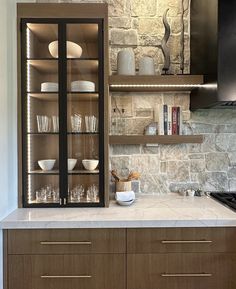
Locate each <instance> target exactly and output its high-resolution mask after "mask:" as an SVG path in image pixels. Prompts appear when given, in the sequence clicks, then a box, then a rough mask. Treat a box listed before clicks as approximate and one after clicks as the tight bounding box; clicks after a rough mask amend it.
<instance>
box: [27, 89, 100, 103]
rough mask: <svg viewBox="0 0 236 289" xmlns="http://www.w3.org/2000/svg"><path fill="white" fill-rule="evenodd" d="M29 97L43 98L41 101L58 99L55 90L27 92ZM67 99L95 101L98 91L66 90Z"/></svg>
mask: <svg viewBox="0 0 236 289" xmlns="http://www.w3.org/2000/svg"><path fill="white" fill-rule="evenodd" d="M28 94H29V95H30V96H31V97H33V98H36V99H39V100H43V101H58V93H57V92H29V93H28ZM67 97H68V100H70V101H97V100H98V97H99V94H98V92H73V91H71V92H68V93H67Z"/></svg>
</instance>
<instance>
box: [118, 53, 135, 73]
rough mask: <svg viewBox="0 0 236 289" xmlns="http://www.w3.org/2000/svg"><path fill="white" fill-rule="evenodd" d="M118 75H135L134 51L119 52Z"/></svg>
mask: <svg viewBox="0 0 236 289" xmlns="http://www.w3.org/2000/svg"><path fill="white" fill-rule="evenodd" d="M117 74H119V75H135V57H134V52H133V50H132V49H130V48H129V49H123V50H120V51H119V52H118V55H117Z"/></svg>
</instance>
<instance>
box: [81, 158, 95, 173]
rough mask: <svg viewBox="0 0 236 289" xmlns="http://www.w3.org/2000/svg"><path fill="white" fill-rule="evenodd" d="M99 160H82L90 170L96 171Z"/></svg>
mask: <svg viewBox="0 0 236 289" xmlns="http://www.w3.org/2000/svg"><path fill="white" fill-rule="evenodd" d="M98 162H99V161H98V160H82V164H83V166H84V168H85V169H86V170H88V171H94V170H95V169H96V167H97V166H98Z"/></svg>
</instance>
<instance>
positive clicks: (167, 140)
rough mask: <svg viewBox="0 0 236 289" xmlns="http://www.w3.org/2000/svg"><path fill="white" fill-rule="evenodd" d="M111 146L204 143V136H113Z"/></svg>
mask: <svg viewBox="0 0 236 289" xmlns="http://www.w3.org/2000/svg"><path fill="white" fill-rule="evenodd" d="M109 142H110V144H111V145H119V144H120V145H125V144H126V145H135V144H182V143H202V142H203V136H202V135H127V136H124V135H112V136H110V137H109Z"/></svg>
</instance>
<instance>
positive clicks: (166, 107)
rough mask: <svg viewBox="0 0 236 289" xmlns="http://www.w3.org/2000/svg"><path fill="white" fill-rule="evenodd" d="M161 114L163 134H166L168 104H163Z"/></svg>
mask: <svg viewBox="0 0 236 289" xmlns="http://www.w3.org/2000/svg"><path fill="white" fill-rule="evenodd" d="M163 115H164V135H167V134H168V106H167V105H166V104H164V105H163Z"/></svg>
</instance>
